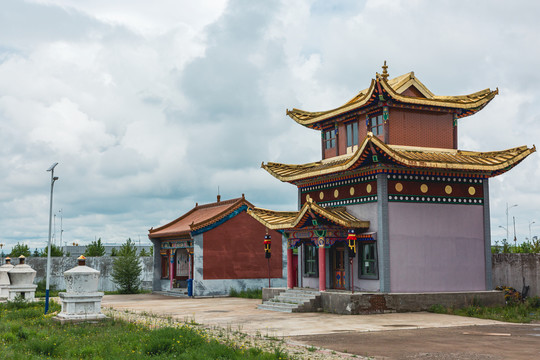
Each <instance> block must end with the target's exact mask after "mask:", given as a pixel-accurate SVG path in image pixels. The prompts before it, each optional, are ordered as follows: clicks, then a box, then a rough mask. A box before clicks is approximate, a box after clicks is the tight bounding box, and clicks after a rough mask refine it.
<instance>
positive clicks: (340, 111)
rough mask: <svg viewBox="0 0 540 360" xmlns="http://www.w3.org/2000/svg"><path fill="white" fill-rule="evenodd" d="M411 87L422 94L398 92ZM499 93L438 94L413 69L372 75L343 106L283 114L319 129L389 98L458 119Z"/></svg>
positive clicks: (496, 91) (491, 91) (485, 90)
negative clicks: (389, 75) (391, 74)
mask: <svg viewBox="0 0 540 360" xmlns="http://www.w3.org/2000/svg"><path fill="white" fill-rule="evenodd" d="M411 86H413V87H414V88H415V89H417V90H418V91H419V92H420V93H421V94H422V96H421V97H416V96H406V95H402V93H403V92H404V91H405V90H406V89H408V88H409V87H411ZM498 93H499V90H498V89H495V90H490V89H484V90H481V91H478V92H475V93H472V94H469V95H459V96H438V95H434V94H433V93H432V92H431V91H429V89H428V88H427V87H426V86H425V85H424V84H422V82H420V80H418V79H417V78H416V77H415V75H414V72H410V73H407V74H404V75H401V76H398V77H396V78H394V79H391V80H388V79H387V78H386V76H384V74H383V75H380V74H376V78H375V79H372V80H371V84H370V86H369V87H368V88H367V89H364V90H362V91H360V92H359V93H358V94H357V95H356V96H354V97H353V98H352V99H351V100H349V101H348V102H347V103H345V104H344V105H342V106H340V107H338V108H335V109H332V110H327V111H317V112H310V111H304V110H300V109H292V110H287V115H288V116H289V117H291V118H292V119H293V120H294V121H296V122H297V123H299V124H301V125H303V126H306V127H309V128H312V129H322V128H323V127H324V125H323V123H324V122H326V121H327V120H329V119H332V118H336V117H338V116H342V115H344V114H347V113H351V112H357V111H360V110H362V109H365V108H368V107H370V106H373V105H375V104H378V103H379V102H380V101H391V102H394V103H396V104H397V105H398V106H400V107H403V106H404V105H410V106H413V107H415V108H426V109H427V108H430V109H431V110H436V109H437V108H441V109H445V111H453V112H455V113H456V116H457V117H458V118H462V117H465V116H469V115H472V114H474V113H475V112H477V111H479V110H481V109H482V108H483V107H484V106H486V105H487V104H488V103H489V102H490V101H491V100H492V99H493V98H494V97H495V95H497V94H498Z"/></svg>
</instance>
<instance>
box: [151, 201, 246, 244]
mask: <svg viewBox="0 0 540 360" xmlns="http://www.w3.org/2000/svg"><path fill="white" fill-rule="evenodd" d="M244 205H245V206H247V207H248V208H252V207H253V205H252V204H251V203H250V202H249V201H247V200H246V199H245V198H244V195H243V194H242V197H241V198H237V199H231V200H224V201H219V200H218V201H217V202H214V203H210V204H204V205H196V206H195V207H194V208H193V209H191V210H190V211H188V212H187V213H185V214H184V215H182V216H180V217H179V218H177V219H176V220H173V221H171V222H170V223H168V224H165V225H163V226H160V227H158V228H156V229H154V228H151V229H150V230H149V231H148V232H149V234H148V237H149V238H151V239H155V238H171V237H189V236H190V234H191V232H192V231H194V230H199V229H201V228H204V227H206V226H209V225H212V224H214V223H216V222H218V221H219V220H221V219H223V218H224V217H226V216H227V215H229V214H231V213H232V212H234V211H235V210H237V209H239V208H240V207H242V206H244Z"/></svg>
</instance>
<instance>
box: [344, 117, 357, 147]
mask: <svg viewBox="0 0 540 360" xmlns="http://www.w3.org/2000/svg"><path fill="white" fill-rule="evenodd" d="M346 129H347V147H349V146H354V145H358V122H356V121H355V122H353V123H351V124H347V127H346Z"/></svg>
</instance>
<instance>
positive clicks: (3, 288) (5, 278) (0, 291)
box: [0, 257, 13, 300]
mask: <svg viewBox="0 0 540 360" xmlns="http://www.w3.org/2000/svg"><path fill="white" fill-rule="evenodd" d="M11 269H13V265H11V258H10V257H7V258H6V263H5V264H4V265H2V266H0V300H5V299H7V298H8V296H9V285H11V282H10V281H9V275H8V271H9V270H11Z"/></svg>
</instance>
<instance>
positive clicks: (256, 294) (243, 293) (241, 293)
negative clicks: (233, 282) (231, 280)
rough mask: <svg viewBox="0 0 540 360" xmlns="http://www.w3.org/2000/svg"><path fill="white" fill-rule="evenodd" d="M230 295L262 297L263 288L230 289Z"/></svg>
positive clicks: (246, 297)
mask: <svg viewBox="0 0 540 360" xmlns="http://www.w3.org/2000/svg"><path fill="white" fill-rule="evenodd" d="M229 296H232V297H239V298H245V299H262V289H246V290H242V291H238V290H235V289H231V290H229Z"/></svg>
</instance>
